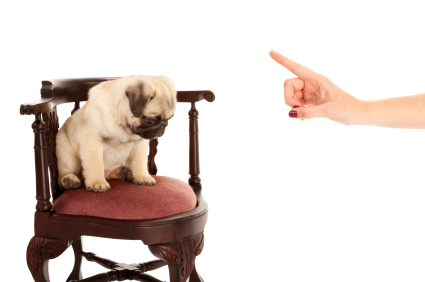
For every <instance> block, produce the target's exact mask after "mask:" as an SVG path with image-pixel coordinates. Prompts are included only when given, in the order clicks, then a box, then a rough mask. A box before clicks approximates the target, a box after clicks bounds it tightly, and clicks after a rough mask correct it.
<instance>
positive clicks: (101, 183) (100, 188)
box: [85, 179, 111, 192]
mask: <svg viewBox="0 0 425 282" xmlns="http://www.w3.org/2000/svg"><path fill="white" fill-rule="evenodd" d="M85 184H86V189H87V191H91V192H106V191H109V190H111V185H109V183H108V182H107V181H106V180H105V179H103V180H95V181H89V180H86V181H85Z"/></svg>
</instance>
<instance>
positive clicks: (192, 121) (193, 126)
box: [189, 102, 202, 189]
mask: <svg viewBox="0 0 425 282" xmlns="http://www.w3.org/2000/svg"><path fill="white" fill-rule="evenodd" d="M191 104H192V107H191V109H190V111H189V174H190V178H189V185H190V186H192V188H193V189H195V188H196V189H201V188H202V185H201V178H200V177H199V174H200V173H201V171H200V169H199V140H198V116H199V112H198V110H197V109H196V107H195V102H192V103H191Z"/></svg>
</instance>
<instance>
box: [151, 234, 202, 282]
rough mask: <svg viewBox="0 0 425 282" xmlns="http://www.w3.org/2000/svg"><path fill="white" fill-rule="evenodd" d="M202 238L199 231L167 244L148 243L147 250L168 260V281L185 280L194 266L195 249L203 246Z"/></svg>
mask: <svg viewBox="0 0 425 282" xmlns="http://www.w3.org/2000/svg"><path fill="white" fill-rule="evenodd" d="M203 238H204V234H203V233H200V234H197V235H195V236H191V237H187V238H183V239H180V240H178V241H175V242H172V243H168V244H159V245H150V246H149V250H150V251H151V253H152V254H153V255H154V256H156V257H157V258H160V259H163V260H165V261H166V262H168V268H169V270H170V281H173V282H174V281H186V280H187V278H188V277H189V275H191V273H192V271H193V268H194V266H195V258H196V256H197V251H198V250H199V249H202V248H203ZM201 251H202V250H201ZM201 251H199V253H200V252H201Z"/></svg>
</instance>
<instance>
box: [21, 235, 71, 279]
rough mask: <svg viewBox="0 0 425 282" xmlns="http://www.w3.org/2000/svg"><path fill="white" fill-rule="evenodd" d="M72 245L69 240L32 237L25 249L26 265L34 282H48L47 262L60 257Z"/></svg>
mask: <svg viewBox="0 0 425 282" xmlns="http://www.w3.org/2000/svg"><path fill="white" fill-rule="evenodd" d="M71 244H72V241H69V240H65V239H62V240H56V239H46V238H42V237H36V236H34V237H32V239H31V240H30V242H29V244H28V248H27V264H28V268H29V270H30V271H31V274H32V277H33V278H34V281H35V282H50V278H49V260H50V259H55V258H57V257H58V256H60V255H61V254H62V253H63V252H64V251H65V250H66V249H67V248H68V247H69V245H71Z"/></svg>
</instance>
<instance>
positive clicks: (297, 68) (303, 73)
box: [269, 50, 316, 79]
mask: <svg viewBox="0 0 425 282" xmlns="http://www.w3.org/2000/svg"><path fill="white" fill-rule="evenodd" d="M269 54H270V57H271V58H272V59H273V60H275V61H276V62H277V63H278V64H280V65H282V66H284V67H285V68H286V69H287V70H289V71H290V72H292V73H293V74H295V75H296V76H298V77H299V78H301V79H307V78H309V77H311V76H312V75H314V74H316V73H315V72H313V71H312V70H310V69H308V68H306V67H303V66H302V65H300V64H297V63H296V62H294V61H291V60H290V59H288V58H286V57H285V56H283V55H281V54H279V53H278V52H275V51H273V50H272V51H270V53H269Z"/></svg>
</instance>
